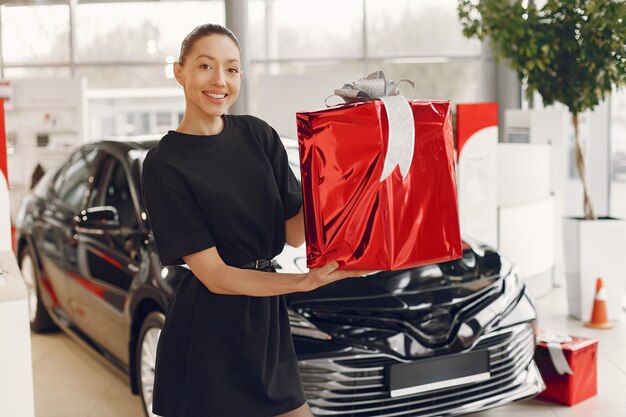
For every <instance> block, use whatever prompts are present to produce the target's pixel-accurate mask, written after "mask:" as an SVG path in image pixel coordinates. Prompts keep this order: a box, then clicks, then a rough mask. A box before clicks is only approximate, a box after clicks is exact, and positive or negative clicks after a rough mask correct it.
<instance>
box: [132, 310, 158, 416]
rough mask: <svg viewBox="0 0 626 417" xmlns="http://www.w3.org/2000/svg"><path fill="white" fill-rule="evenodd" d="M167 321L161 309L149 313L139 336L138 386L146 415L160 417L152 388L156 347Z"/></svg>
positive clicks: (137, 357) (137, 358)
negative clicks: (154, 405) (154, 404)
mask: <svg viewBox="0 0 626 417" xmlns="http://www.w3.org/2000/svg"><path fill="white" fill-rule="evenodd" d="M164 323H165V315H164V314H163V313H161V312H160V311H153V312H152V313H150V314H148V315H147V316H146V318H145V319H144V321H143V323H142V324H141V330H140V331H139V337H138V338H137V356H136V358H135V359H136V360H135V363H136V364H137V365H136V366H137V369H136V374H137V387H139V396H140V397H141V402H142V404H143V410H144V413H145V415H146V417H158V416H157V415H156V414H154V413H153V412H152V392H153V391H152V390H153V387H154V364H155V362H156V348H157V344H158V342H159V336H160V335H161V329H162V328H163V324H164Z"/></svg>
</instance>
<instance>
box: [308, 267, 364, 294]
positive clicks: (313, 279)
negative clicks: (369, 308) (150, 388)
mask: <svg viewBox="0 0 626 417" xmlns="http://www.w3.org/2000/svg"><path fill="white" fill-rule="evenodd" d="M338 267H339V264H338V263H337V261H332V262H329V263H327V264H326V265H324V266H322V267H319V268H313V269H310V270H309V273H308V274H306V276H305V277H304V281H303V287H304V289H303V291H312V290H314V289H316V288H319V287H321V286H323V285H326V284H330V283H331V282H335V281H339V280H340V279H344V278H359V277H361V276H363V275H367V274H371V273H373V272H376V271H364V270H363V271H351V270H350V271H338V270H337V268H338Z"/></svg>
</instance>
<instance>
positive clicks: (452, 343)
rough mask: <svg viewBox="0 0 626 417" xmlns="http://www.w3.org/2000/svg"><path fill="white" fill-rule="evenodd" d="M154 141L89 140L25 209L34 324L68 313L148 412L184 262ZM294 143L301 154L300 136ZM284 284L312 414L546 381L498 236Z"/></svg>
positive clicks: (370, 410) (390, 411) (403, 406)
mask: <svg viewBox="0 0 626 417" xmlns="http://www.w3.org/2000/svg"><path fill="white" fill-rule="evenodd" d="M156 143H157V141H155V140H151V141H132V140H128V141H102V142H98V143H91V144H86V145H84V146H82V147H80V148H79V149H78V150H76V151H75V152H74V153H73V154H72V155H71V156H70V157H69V158H68V160H67V162H66V163H65V164H63V165H62V166H61V167H59V168H58V169H56V170H53V171H51V172H49V173H48V174H46V176H45V177H44V178H43V179H42V180H41V181H40V183H39V184H38V185H37V186H36V188H35V189H34V191H33V192H32V194H30V195H28V196H27V197H25V198H24V200H23V201H22V204H21V206H20V210H19V213H18V216H17V219H16V223H17V234H16V239H17V251H18V260H19V264H20V266H21V268H22V272H23V275H24V279H25V281H26V283H27V286H28V287H29V290H30V295H31V297H30V308H31V326H32V329H33V330H34V331H48V330H52V329H55V328H57V327H59V328H61V329H62V330H64V331H66V332H67V333H69V334H70V335H72V336H74V337H76V338H77V339H79V340H81V341H82V342H85V343H86V344H87V345H89V346H91V347H92V348H93V349H95V350H96V351H97V352H99V353H101V354H102V355H103V356H105V357H106V358H107V359H108V360H110V361H111V362H112V363H114V364H115V365H117V367H119V368H120V369H122V370H123V371H125V372H127V373H128V375H129V380H130V386H131V388H132V391H133V392H134V393H139V394H141V398H142V401H143V403H144V405H145V407H144V409H145V410H146V415H148V416H151V415H152V413H151V406H150V405H151V399H152V382H153V376H154V375H153V372H154V371H153V369H154V368H153V366H154V358H155V351H156V345H157V341H158V337H159V334H160V329H161V327H162V325H163V321H164V319H165V314H164V313H165V312H166V310H167V305H168V302H169V301H170V300H171V298H172V296H173V294H174V292H175V290H176V287H177V285H178V284H179V282H180V281H181V279H182V278H183V276H184V275H185V274H186V272H187V269H186V267H184V266H177V267H166V268H164V267H161V265H160V263H159V256H158V253H157V251H156V248H155V244H154V241H153V237H152V235H151V232H150V228H149V224H148V221H147V220H148V219H147V216H146V212H145V210H144V208H143V204H142V200H141V192H140V189H139V185H140V173H141V165H142V162H143V158H144V157H145V154H146V152H147V150H148V149H149V148H151V147H153V146H155V145H156ZM285 145H286V147H287V150H288V153H289V155H290V156H291V157H292V160H291V162H292V164H293V165H294V167H296V166H297V160H294V157H296V156H297V151H296V147H295V143H294V141H289V140H286V141H285ZM296 171H297V169H296ZM303 249H304V247H301V248H291V247H288V246H286V250H285V251H284V252H283V254H281V256H279V257H278V262H279V264H280V265H279V267H280V269H279V271H280V270H283V271H299V270H303V269H305V263H306V262H305V257H304V252H303ZM286 298H287V302H288V305H289V312H290V318H291V326H292V333H293V340H294V344H295V348H296V352H297V355H298V360H299V364H300V372H301V377H302V381H303V385H304V389H305V392H306V395H307V398H308V401H309V405H310V407H311V410H312V411H313V413H314V414H315V415H318V416H323V415H334V416H358V417H365V416H434V415H460V414H465V413H469V412H474V411H478V410H482V409H486V408H490V407H495V406H499V405H503V404H507V403H510V402H512V401H517V400H521V399H524V398H529V397H532V396H534V395H536V394H537V393H539V392H540V391H541V390H542V389H543V382H542V380H541V377H540V376H539V373H538V371H537V369H536V366H535V363H534V361H533V352H534V345H535V322H536V312H535V308H534V305H533V302H532V300H531V298H530V296H529V294H528V292H527V291H526V290H525V287H524V284H523V283H522V282H521V281H520V279H519V276H518V273H517V270H516V268H515V267H514V266H513V265H512V264H511V263H510V262H509V261H508V260H507V259H506V258H504V257H503V256H501V255H499V254H498V253H497V252H496V251H495V250H493V249H492V248H489V247H487V246H484V245H481V244H477V243H472V242H470V241H466V242H464V255H463V258H461V259H458V260H455V261H451V262H445V263H440V264H433V265H427V266H423V267H419V268H413V269H407V270H402V271H394V272H379V273H377V274H374V275H369V276H366V277H362V278H359V279H356V280H350V279H348V280H342V281H339V282H335V283H332V284H329V285H326V286H324V287H321V288H318V289H317V290H315V291H311V292H307V293H297V294H289V295H287V296H286Z"/></svg>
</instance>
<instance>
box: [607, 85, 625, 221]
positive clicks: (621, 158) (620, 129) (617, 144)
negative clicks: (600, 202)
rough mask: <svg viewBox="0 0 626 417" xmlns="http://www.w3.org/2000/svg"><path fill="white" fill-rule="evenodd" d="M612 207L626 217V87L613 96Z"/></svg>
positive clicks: (616, 215)
mask: <svg viewBox="0 0 626 417" xmlns="http://www.w3.org/2000/svg"><path fill="white" fill-rule="evenodd" d="M610 135H611V171H610V178H611V208H610V213H611V215H612V216H614V217H621V218H626V88H623V89H622V90H620V91H617V92H615V93H614V94H613V95H612V96H611V127H610Z"/></svg>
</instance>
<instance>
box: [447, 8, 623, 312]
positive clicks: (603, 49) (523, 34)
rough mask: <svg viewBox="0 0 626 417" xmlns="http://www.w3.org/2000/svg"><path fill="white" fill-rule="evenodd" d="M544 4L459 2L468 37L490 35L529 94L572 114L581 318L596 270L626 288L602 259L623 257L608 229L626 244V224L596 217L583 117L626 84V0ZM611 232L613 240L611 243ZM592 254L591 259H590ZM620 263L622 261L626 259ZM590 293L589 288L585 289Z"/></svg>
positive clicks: (572, 255) (569, 266)
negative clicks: (579, 192) (580, 214)
mask: <svg viewBox="0 0 626 417" xmlns="http://www.w3.org/2000/svg"><path fill="white" fill-rule="evenodd" d="M541 3H543V6H542V7H537V6H536V5H535V2H533V1H532V0H530V1H529V0H458V14H459V18H460V20H461V23H462V25H463V33H464V34H465V36H467V37H477V38H479V39H481V40H485V39H488V40H489V42H490V44H491V46H492V48H493V51H494V55H495V56H496V58H497V59H503V60H505V62H506V63H507V64H508V65H509V66H510V67H511V68H512V69H513V70H514V71H516V72H517V74H518V77H519V78H520V80H523V81H525V83H526V85H527V90H526V93H527V94H528V95H529V97H530V96H532V94H533V93H534V92H535V91H536V92H538V93H539V94H540V95H541V97H542V99H543V103H544V105H546V106H549V105H551V104H553V103H556V102H559V103H562V104H563V105H565V107H567V109H568V110H569V112H570V114H571V118H572V124H573V128H574V136H575V143H576V145H575V146H576V166H577V168H578V173H579V175H580V179H581V181H582V186H583V204H584V213H585V215H584V218H582V219H565V224H564V238H565V239H566V242H565V248H566V249H565V258H566V259H565V262H566V266H565V269H566V274H567V278H568V279H567V285H568V301H569V309H570V314H572V315H573V316H575V317H579V318H580V317H581V316H587V314H589V313H590V312H591V305H592V302H593V283H592V284H591V286H590V285H589V283H588V282H587V281H588V280H592V281H595V277H596V276H600V275H602V274H604V275H605V276H604V278H605V281H607V280H611V279H612V278H613V277H612V276H606V275H607V274H608V275H613V274H615V275H616V276H615V279H616V280H618V281H619V282H620V284H618V285H621V287H619V288H621V291H620V292H619V294H618V295H617V297H621V294H622V293H623V291H624V278H623V272H622V271H620V269H621V266H620V265H617V266H616V267H615V268H612V267H610V266H605V265H601V263H604V261H603V260H601V258H603V257H605V256H606V255H607V254H610V253H611V252H612V251H613V252H614V253H619V252H621V255H619V256H624V255H625V254H626V247H624V248H621V249H619V252H618V251H617V248H615V247H613V248H610V247H607V246H610V245H611V244H612V242H613V240H612V239H611V238H610V237H609V236H608V235H607V233H608V234H610V235H612V236H613V237H615V241H616V242H626V237H623V236H621V235H622V234H625V235H626V232H624V230H625V229H624V227H620V226H618V224H617V223H618V222H619V221H618V220H616V219H610V218H604V219H598V218H597V216H596V214H595V213H594V210H593V204H592V201H591V198H590V195H589V190H588V186H587V178H586V171H585V159H584V153H583V148H582V146H581V141H580V135H579V118H580V115H581V113H583V112H585V111H587V110H593V109H594V108H595V107H596V106H597V105H598V104H599V103H600V102H601V101H603V100H604V99H605V98H606V97H607V96H609V95H610V94H611V92H612V91H613V89H617V88H620V87H622V86H625V85H626V46H625V45H626V1H625V0H546V1H542V2H541ZM592 237H600V238H601V239H604V241H601V242H598V243H595V242H589V241H588V239H587V238H592ZM607 238H608V241H609V244H608V245H605V244H604V243H606V239H607ZM572 239H576V240H577V242H572ZM529 244H532V243H530V242H529ZM624 244H625V245H626V243H624ZM568 248H571V249H570V250H568ZM601 248H604V249H601ZM586 255H590V256H592V257H593V258H592V259H591V260H586V259H584V257H585V256H586ZM615 261H616V262H621V257H618V258H617V259H615ZM618 271H619V272H618ZM585 275H591V276H592V278H588V277H587V278H586V277H585ZM581 286H582V288H581ZM588 287H589V288H588ZM615 288H618V287H615ZM581 289H582V291H581ZM589 291H591V294H585V293H588V292H589ZM581 294H582V296H581ZM577 298H578V300H582V301H578V300H577ZM618 299H619V298H618ZM618 304H619V303H618ZM609 310H610V312H609V316H613V318H617V317H615V315H617V314H619V310H620V308H619V305H618V306H613V308H611V305H609ZM581 311H582V312H581ZM611 311H613V312H614V313H613V314H611Z"/></svg>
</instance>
